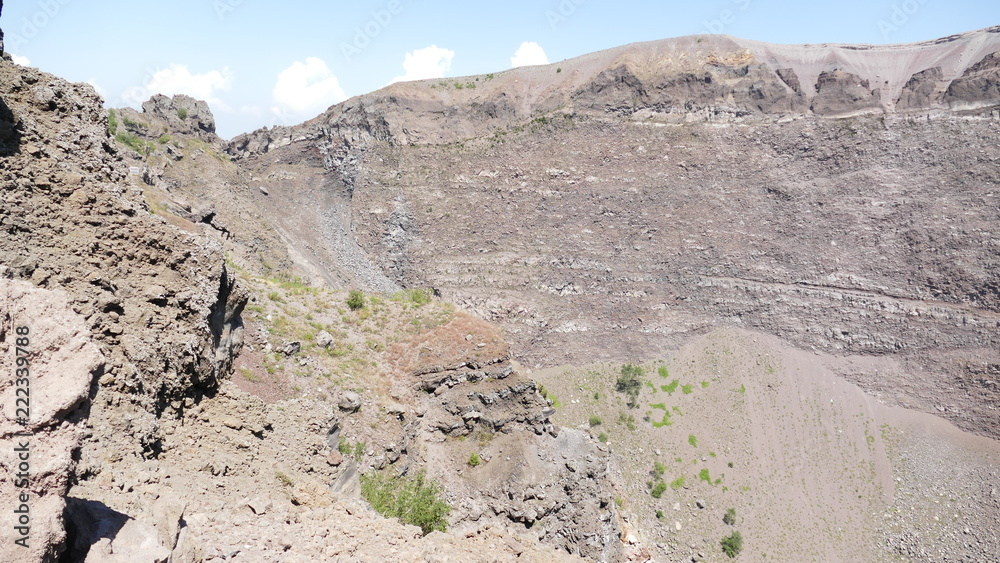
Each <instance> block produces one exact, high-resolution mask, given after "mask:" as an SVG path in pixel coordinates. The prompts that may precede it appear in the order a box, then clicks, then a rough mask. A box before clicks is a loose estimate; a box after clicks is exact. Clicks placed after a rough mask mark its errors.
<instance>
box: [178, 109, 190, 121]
mask: <svg viewBox="0 0 1000 563" xmlns="http://www.w3.org/2000/svg"><path fill="white" fill-rule="evenodd" d="M187 116H188V110H186V109H184V108H177V117H179V118H181V119H187Z"/></svg>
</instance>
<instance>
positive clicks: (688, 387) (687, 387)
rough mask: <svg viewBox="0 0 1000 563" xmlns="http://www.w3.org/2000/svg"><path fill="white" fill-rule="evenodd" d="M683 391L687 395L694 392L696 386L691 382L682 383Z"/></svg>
mask: <svg viewBox="0 0 1000 563" xmlns="http://www.w3.org/2000/svg"><path fill="white" fill-rule="evenodd" d="M681 393H684V394H685V395H690V394H691V393H694V386H693V385H691V384H687V385H681Z"/></svg>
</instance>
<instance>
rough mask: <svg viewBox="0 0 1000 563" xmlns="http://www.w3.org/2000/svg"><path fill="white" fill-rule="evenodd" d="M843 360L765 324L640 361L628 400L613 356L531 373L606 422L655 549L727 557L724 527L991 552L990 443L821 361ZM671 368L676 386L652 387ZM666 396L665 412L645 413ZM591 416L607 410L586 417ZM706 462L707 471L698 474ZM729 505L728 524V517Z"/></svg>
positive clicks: (963, 555) (761, 545)
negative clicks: (634, 402) (618, 384)
mask: <svg viewBox="0 0 1000 563" xmlns="http://www.w3.org/2000/svg"><path fill="white" fill-rule="evenodd" d="M841 361H843V360H842V359H840V358H835V357H832V356H827V355H824V354H818V353H811V352H804V351H800V350H795V349H793V348H790V347H788V346H787V345H785V344H783V343H781V341H780V340H778V339H776V338H774V337H769V336H766V335H762V334H759V333H753V332H747V331H741V330H721V331H714V332H712V333H710V334H708V335H706V336H704V337H699V338H696V339H694V340H692V341H691V342H690V343H688V344H687V345H685V346H684V347H682V348H681V349H679V350H677V351H676V352H674V353H672V354H669V355H668V356H667V357H665V358H664V359H663V361H658V362H653V363H649V364H646V376H645V379H646V380H647V381H649V382H650V384H652V385H653V386H654V387H655V388H656V389H655V390H654V389H652V388H650V386H648V385H645V386H644V387H643V392H642V394H641V396H640V401H639V403H640V404H639V407H638V408H637V409H629V408H627V407H626V406H625V400H624V397H623V395H622V394H620V393H617V392H615V391H614V382H615V380H616V378H617V377H618V375H619V373H620V367H621V366H620V364H596V365H593V366H588V367H583V368H572V367H562V368H551V369H545V370H539V371H535V372H533V373H532V374H531V375H532V377H534V378H536V379H537V380H538V381H539V382H541V383H542V384H543V385H544V386H545V387H546V389H547V390H548V391H549V392H550V393H551V394H552V395H553V396H555V397H556V399H557V400H558V403H559V405H561V407H560V408H559V409H558V414H557V416H556V417H555V420H556V421H557V422H559V423H562V424H565V425H568V426H581V427H584V428H589V431H590V433H591V434H592V435H594V436H599V435H600V434H601V433H604V434H605V435H606V436H607V445H608V446H609V447H610V449H611V451H612V453H613V459H614V460H615V462H614V463H613V467H614V469H613V471H612V474H613V475H615V477H613V481H614V482H615V483H616V485H617V487H616V489H617V494H619V495H620V497H621V499H622V500H623V502H624V505H625V509H624V513H625V514H626V515H628V516H629V517H631V519H632V521H633V522H635V523H636V524H635V525H636V526H637V527H638V528H639V529H642V530H644V532H645V534H644V537H643V539H644V540H645V541H648V542H650V544H652V545H655V546H656V553H657V556H658V560H664V561H669V560H679V559H681V558H687V557H691V556H698V554H701V555H703V556H704V557H703V559H704V560H707V561H724V560H727V558H726V557H725V556H724V555H723V554H722V552H721V549H720V546H719V543H718V542H719V540H720V539H721V538H722V537H723V536H725V535H727V534H728V533H730V531H731V530H732V529H733V528H735V529H738V530H740V531H741V533H742V534H743V537H744V553H743V555H742V556H741V557H742V558H743V559H745V560H750V561H763V560H776V561H793V560H800V561H801V560H810V561H893V560H900V559H903V560H906V559H909V558H913V559H915V560H942V559H943V558H944V556H948V557H949V558H950V559H952V560H954V559H963V560H983V559H982V558H983V557H985V556H986V554H988V553H993V552H995V550H996V549H997V547H998V546H1000V543H998V542H1000V537H998V535H997V531H996V528H995V525H994V524H993V523H994V522H995V521H996V518H997V517H998V516H1000V513H998V505H997V499H996V496H995V495H996V493H995V492H994V491H995V483H996V481H995V479H996V476H997V462H998V460H1000V457H998V456H1000V444H998V443H997V442H996V441H994V440H991V439H987V438H981V437H977V436H973V435H970V434H967V433H963V432H961V431H959V430H957V429H956V428H955V427H954V426H952V425H951V424H950V423H948V422H946V421H944V420H942V419H940V418H937V417H934V416H932V415H927V414H922V413H916V412H913V411H909V410H906V409H902V408H899V407H888V406H886V405H884V404H883V403H882V402H881V401H880V400H878V399H876V398H873V397H870V396H868V395H866V394H865V393H864V392H862V391H861V390H860V389H859V388H858V387H857V386H855V385H853V384H852V383H850V382H848V381H846V380H845V379H843V378H841V377H838V376H836V375H835V373H834V372H833V371H832V370H831V369H830V367H828V365H827V364H828V363H830V362H833V363H838V362H841ZM660 368H666V370H667V377H661V376H660V374H659V373H658V372H659V369H660ZM674 380H676V381H678V385H677V387H676V389H675V390H674V391H673V393H672V394H671V393H668V392H666V391H664V390H662V389H661V386H664V385H666V386H669V385H670V384H671V383H672V382H673V381H674ZM685 385H690V387H688V388H686V389H687V390H688V391H690V393H686V392H685V387H684V386H685ZM595 393H596V394H597V397H598V398H597V399H595V398H594V396H595ZM659 405H662V406H659ZM663 408H665V409H666V410H663ZM665 412H666V413H669V415H670V416H669V417H668V418H667V420H668V421H669V425H665V426H660V427H654V426H653V424H652V423H654V422H655V423H662V422H663V421H664V413H665ZM623 414H624V416H625V417H626V421H625V422H624V423H622V422H619V420H622V419H621V418H620V417H621V416H622V415H623ZM593 416H596V417H599V418H600V421H601V422H600V424H598V425H595V426H593V427H590V417H593ZM629 416H632V417H634V425H635V430H629V428H628V422H627V417H629ZM644 417H648V418H649V420H648V421H647V420H645V419H644ZM691 436H694V437H695V441H696V444H697V445H696V446H693V445H692V444H691V442H690V441H689V440H690V437H691ZM655 462H660V463H662V464H663V465H664V466H665V467H666V469H665V473H664V474H663V477H662V480H663V481H664V482H665V483H667V484H668V485H669V484H671V483H674V482H676V481H675V480H677V479H679V478H681V477H683V478H684V484H683V486H679V488H677V489H674V488H672V487H669V486H668V487H667V489H666V491H665V492H664V494H663V496H662V498H660V499H655V498H653V497H652V496H651V495H650V488H649V486H648V485H647V483H648V482H654V483H655V482H656V481H658V479H657V478H656V477H655V476H654V473H653V470H654V467H653V466H654V463H655ZM730 464H732V465H731V466H730ZM703 470H707V471H708V474H707V475H708V477H709V479H710V480H711V483H709V482H707V481H705V480H703V479H701V478H699V476H700V474H701V472H702V471H703ZM717 479H718V480H719V482H718V483H716V480H717ZM699 500H701V501H704V503H705V505H706V507H705V508H703V509H701V508H698V507H697V506H696V502H697V501H699ZM728 508H734V509H735V510H736V513H737V515H738V520H737V524H736V526H735V527H730V526H727V525H726V524H724V523H723V521H722V517H723V515H724V514H725V511H726V510H727V509H728ZM657 510H662V511H663V517H662V518H660V519H657V518H656V511H657Z"/></svg>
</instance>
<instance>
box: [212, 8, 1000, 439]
mask: <svg viewBox="0 0 1000 563" xmlns="http://www.w3.org/2000/svg"><path fill="white" fill-rule="evenodd" d="M998 49H1000V28H997V27H994V28H989V29H984V30H980V31H975V32H970V33H966V34H961V35H957V36H953V37H948V38H944V39H940V40H936V41H928V42H923V43H916V44H910V45H894V46H852V45H815V46H814V45H806V46H779V45H767V44H763V43H757V42H751V41H744V40H739V39H733V38H729V37H715V36H704V37H702V36H696V37H687V38H681V39H676V40H666V41H659V42H652V43H642V44H636V45H629V46H626V47H621V48H618V49H611V50H608V51H602V52H599V53H594V54H591V55H586V56H583V57H579V58H577V59H572V60H569V61H563V62H561V63H558V64H553V65H548V66H539V67H531V68H520V69H514V70H510V71H505V72H502V73H497V74H495V75H494V74H489V75H481V76H476V77H466V78H461V79H453V80H447V81H419V82H412V83H405V84H395V85H392V86H390V87H387V88H385V89H383V90H380V91H378V92H375V93H372V94H369V95H365V96H360V97H357V98H353V99H351V100H348V101H347V102H344V103H343V104H339V105H337V106H334V107H332V108H330V110H328V111H327V112H326V113H325V114H324V115H321V116H319V117H317V118H316V119H314V120H312V121H309V122H307V123H304V124H302V125H301V126H297V127H291V128H288V127H279V128H274V129H270V130H261V131H257V132H254V133H251V134H248V135H245V136H241V137H238V138H236V139H234V140H233V142H232V143H231V144H230V146H229V151H230V153H231V154H232V155H234V156H235V157H237V158H238V160H239V162H240V163H241V165H243V166H247V167H248V168H250V169H252V170H254V171H255V173H256V174H258V175H261V176H263V175H280V174H282V173H283V171H285V170H292V168H293V167H301V166H302V165H304V164H306V163H313V164H312V166H314V168H313V169H314V170H315V172H316V174H321V173H322V174H323V177H325V178H327V182H329V183H330V184H331V187H330V188H327V189H326V190H325V193H334V192H336V193H338V194H339V198H340V199H339V201H338V203H337V207H336V209H338V210H339V211H338V213H344V210H345V209H347V208H349V210H350V214H349V216H346V217H347V219H345V220H346V221H348V222H349V224H350V232H351V234H352V235H353V236H354V237H355V238H356V240H357V241H358V243H359V244H360V245H361V248H363V249H364V250H365V251H366V253H367V255H368V256H371V257H372V261H374V262H375V263H376V264H377V265H378V267H379V268H380V270H381V271H382V272H383V273H384V274H385V275H386V277H388V278H389V279H390V280H392V281H394V282H396V283H399V284H401V285H404V286H432V287H435V288H437V289H438V290H439V291H440V292H441V293H442V294H443V295H445V296H446V297H448V298H449V299H452V300H455V301H456V302H458V303H461V304H462V305H463V306H464V307H466V308H469V309H471V310H474V311H477V312H478V313H479V314H481V315H484V316H486V317H487V318H490V319H494V320H497V321H499V322H501V323H503V325H504V326H505V328H506V329H507V331H508V332H509V334H510V338H511V340H512V342H513V344H514V352H515V355H516V356H517V357H519V358H521V359H522V360H524V361H525V362H526V363H528V364H531V365H534V364H546V365H550V364H552V363H561V362H577V363H585V362H587V361H591V360H592V359H593V358H595V357H596V358H609V359H612V358H613V359H621V360H625V359H630V358H644V357H649V356H650V355H655V354H656V353H657V352H658V351H663V350H666V349H669V348H671V347H675V346H677V345H678V344H679V343H680V342H681V340H682V339H684V338H686V337H687V336H689V335H693V334H702V333H705V332H707V331H709V330H712V329H714V328H717V327H722V326H736V327H741V326H742V327H750V328H755V329H759V330H763V331H765V332H768V333H771V334H777V335H781V336H782V337H784V338H786V339H788V340H789V341H791V342H793V343H795V344H797V345H799V346H802V347H817V348H822V349H828V350H834V351H837V350H839V351H841V353H863V354H872V355H891V356H893V357H898V358H900V359H902V361H903V364H904V366H905V369H902V370H900V371H899V372H894V373H889V374H886V373H878V374H876V373H855V374H851V377H852V378H853V380H854V381H856V382H857V383H858V384H859V385H861V386H862V387H864V388H865V389H868V390H870V391H873V392H882V393H884V394H885V395H887V396H889V397H891V398H892V400H894V401H896V402H897V403H898V404H901V405H907V406H911V407H914V408H918V409H921V410H924V411H927V412H937V413H944V415H945V416H947V417H949V418H950V419H951V420H953V421H955V422H956V423H957V424H959V425H960V426H962V427H963V428H966V429H969V430H972V431H976V432H982V433H987V434H990V435H994V436H996V435H998V434H997V433H998V432H1000V427H998V426H997V422H996V421H997V418H996V416H995V412H996V411H995V404H996V401H997V399H998V398H1000V385H998V382H997V380H996V374H997V369H998V368H997V366H998V365H1000V356H998V355H997V354H998V352H997V349H998V346H997V345H998V341H997V334H998V333H997V330H996V327H997V323H998V322H1000V316H998V315H1000V301H998V290H997V288H998V286H1000V282H998V275H1000V272H998V269H997V268H998V265H997V262H996V255H997V252H996V245H997V242H996V237H995V236H994V235H995V227H996V224H997V222H998V219H1000V218H998V215H997V208H996V205H995V202H994V198H995V194H994V192H995V186H996V183H997V181H998V180H1000V179H998V177H997V166H996V163H997V161H998V160H997V159H998V158H1000V155H998V154H997V148H996V147H997V137H996V127H995V120H996V119H997V118H998V117H1000V112H998V111H997V109H996V107H997V105H998V104H1000V97H998V96H997V94H996V87H995V85H996V83H997V81H998V78H1000V74H998V70H997V67H996V65H995V64H994V63H995V60H996V55H995V53H996V52H997V51H998ZM897 102H898V103H897ZM320 158H322V171H321V169H320V168H319V167H318V164H319V159H320ZM294 172H295V174H301V173H302V171H301V170H300V169H299V168H295V170H294ZM315 183H316V180H312V179H311V180H310V181H309V182H303V181H297V180H294V179H292V180H289V181H288V182H286V183H284V185H283V190H286V191H288V192H291V193H299V192H301V193H308V194H315V193H324V190H320V191H319V192H317V190H316V188H315V187H314V186H313V184H315ZM333 186H336V187H335V188H334V187H333ZM286 201H287V200H286ZM470 210H475V211H474V213H471V214H470ZM267 213H271V214H273V213H276V211H275V210H273V209H272V210H269V211H268V212H267ZM281 213H282V214H292V215H294V216H296V217H299V218H300V220H302V221H304V222H306V223H318V222H319V221H320V217H321V216H320V214H318V213H317V211H316V210H315V209H313V208H311V207H310V206H308V205H305V204H295V203H294V202H291V205H290V206H283V207H282V210H281ZM315 234H319V231H316V233H315ZM317 242H319V243H320V244H323V243H325V244H327V245H328V246H334V244H335V243H334V240H333V239H331V238H329V237H320V238H319V239H318V241H317Z"/></svg>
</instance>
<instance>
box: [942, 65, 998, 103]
mask: <svg viewBox="0 0 1000 563" xmlns="http://www.w3.org/2000/svg"><path fill="white" fill-rule="evenodd" d="M944 101H945V103H947V104H948V105H950V106H952V107H957V108H961V107H967V106H983V105H993V104H997V103H1000V53H990V54H989V55H987V56H986V57H984V58H983V59H982V60H981V61H979V62H978V63H976V64H974V65H972V66H971V67H969V68H968V70H966V71H965V73H964V74H962V76H961V77H960V78H957V79H956V80H955V81H953V82H952V83H951V86H948V91H947V92H946V93H945V97H944Z"/></svg>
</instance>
